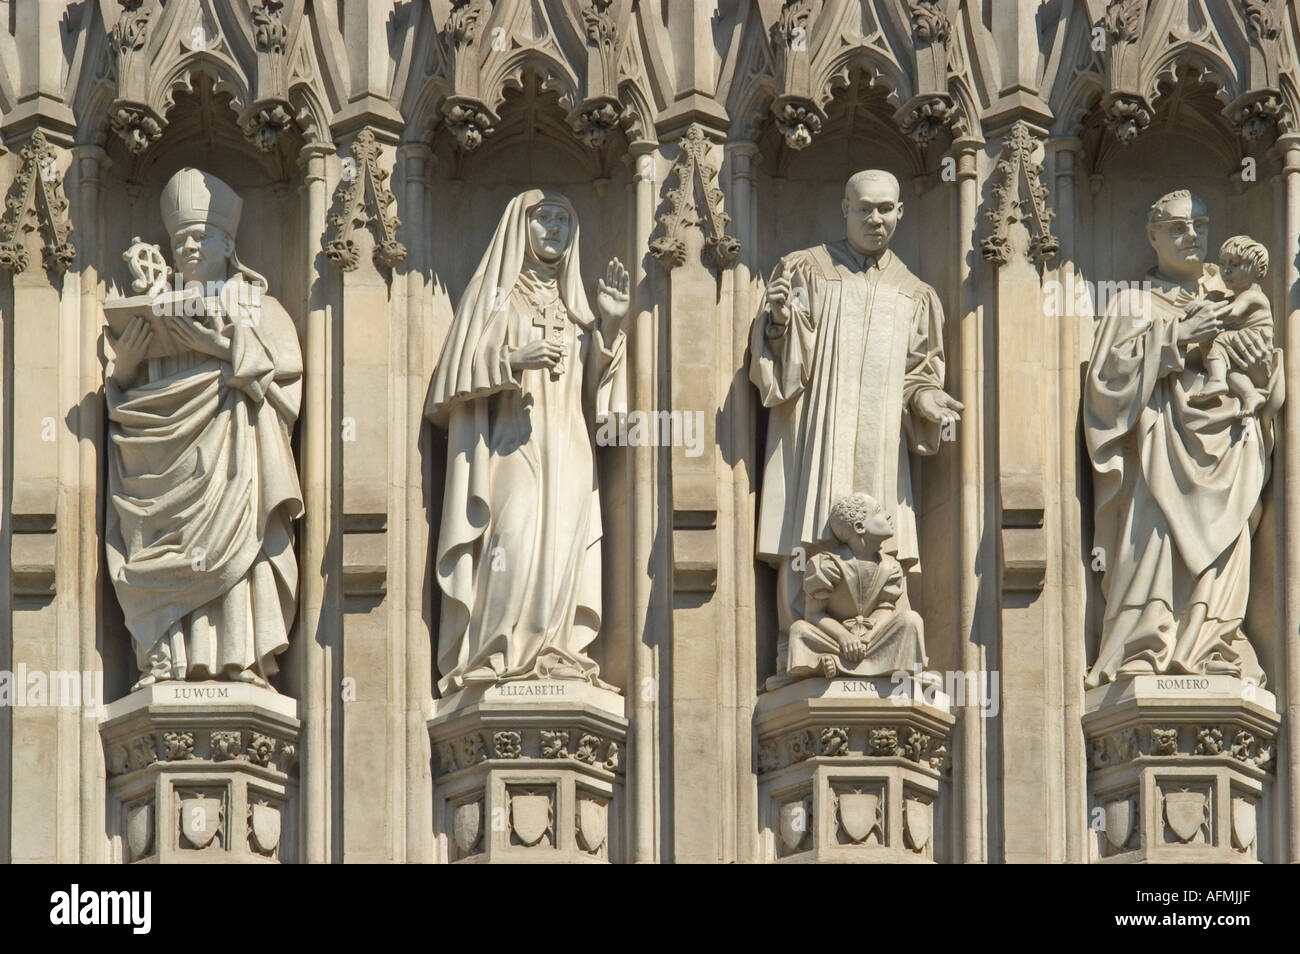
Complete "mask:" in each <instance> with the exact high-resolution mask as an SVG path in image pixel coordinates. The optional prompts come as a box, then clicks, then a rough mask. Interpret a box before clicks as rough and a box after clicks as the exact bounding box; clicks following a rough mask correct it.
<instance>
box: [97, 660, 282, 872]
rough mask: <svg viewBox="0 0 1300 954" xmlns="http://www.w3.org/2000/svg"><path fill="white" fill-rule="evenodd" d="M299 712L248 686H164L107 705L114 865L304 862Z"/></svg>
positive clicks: (273, 694)
mask: <svg viewBox="0 0 1300 954" xmlns="http://www.w3.org/2000/svg"><path fill="white" fill-rule="evenodd" d="M298 729H299V723H298V703H297V702H296V701H295V700H294V699H291V698H289V697H288V696H283V695H280V694H279V693H276V692H272V691H271V690H269V689H262V688H259V687H257V686H253V685H248V684H246V683H231V682H164V683H159V684H156V685H153V686H149V687H147V688H145V689H140V690H137V691H136V692H133V693H131V694H130V695H129V696H126V697H125V698H123V699H119V700H117V701H116V702H114V703H111V704H110V705H108V706H107V707H106V709H105V712H104V721H103V722H102V724H101V725H100V735H101V736H102V738H103V741H104V753H105V758H106V763H107V766H108V812H107V828H108V836H109V840H110V844H111V853H110V858H111V860H112V861H115V862H119V863H121V862H126V863H134V862H163V863H209V864H211V863H217V864H220V863H227V862H279V861H288V862H292V861H296V860H297V827H298V826H297V818H298V803H297V791H298V779H297V774H298V761H297V745H298Z"/></svg>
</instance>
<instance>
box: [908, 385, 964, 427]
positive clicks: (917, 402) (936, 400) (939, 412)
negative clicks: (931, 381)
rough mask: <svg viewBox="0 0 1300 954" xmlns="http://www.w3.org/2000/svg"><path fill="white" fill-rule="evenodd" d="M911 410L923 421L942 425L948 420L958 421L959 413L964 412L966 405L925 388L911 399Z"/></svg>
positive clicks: (938, 391)
mask: <svg viewBox="0 0 1300 954" xmlns="http://www.w3.org/2000/svg"><path fill="white" fill-rule="evenodd" d="M912 408H913V410H915V411H916V413H917V414H918V415H920V417H922V418H924V419H925V420H927V421H930V422H931V423H934V424H942V423H944V422H945V421H949V420H951V421H953V422H954V423H956V422H958V421H960V420H961V412H962V411H964V410H966V405H965V404H962V403H961V401H958V400H957V399H956V398H955V397H953V396H952V395H951V394H945V393H944V392H943V391H940V390H939V389H938V388H927V389H926V390H924V391H922V392H921V393H919V394H918V395H917V396H916V397H915V398H913V399H912Z"/></svg>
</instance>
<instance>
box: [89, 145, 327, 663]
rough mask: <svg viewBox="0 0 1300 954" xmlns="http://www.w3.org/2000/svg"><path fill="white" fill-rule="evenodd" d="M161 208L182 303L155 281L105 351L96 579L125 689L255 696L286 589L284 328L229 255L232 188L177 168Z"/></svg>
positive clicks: (281, 315)
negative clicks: (107, 606) (104, 584)
mask: <svg viewBox="0 0 1300 954" xmlns="http://www.w3.org/2000/svg"><path fill="white" fill-rule="evenodd" d="M161 204H162V217H163V222H164V224H165V225H166V227H167V231H168V233H169V235H170V236H171V244H172V252H173V255H174V261H175V270H176V284H177V285H178V286H183V287H184V288H185V294H184V295H179V296H178V295H171V296H167V295H162V294H160V293H159V289H160V287H161V284H162V283H152V284H153V287H152V288H150V290H149V295H148V296H147V298H149V299H150V300H152V302H153V308H152V309H146V310H143V311H142V312H140V313H136V314H134V315H133V316H131V317H129V319H128V320H127V321H126V323H125V325H124V327H122V330H121V331H120V333H119V334H118V335H117V336H116V338H115V339H113V340H111V341H110V344H111V345H112V357H111V360H110V361H109V363H108V368H107V374H106V378H105V381H104V392H105V398H106V400H107V404H108V416H109V433H110V435H111V438H112V444H111V450H110V452H109V455H108V487H109V493H110V495H111V498H112V499H111V502H110V505H109V506H108V508H107V511H108V517H107V533H106V535H105V537H106V545H107V551H108V568H109V573H110V575H111V577H112V580H113V586H114V588H115V589H116V591H117V596H118V601H119V602H120V603H121V605H122V610H123V612H124V613H125V615H126V625H127V628H128V629H129V630H130V631H131V637H132V640H133V641H134V643H135V649H136V658H137V661H138V663H139V666H140V669H141V671H142V672H143V673H144V676H143V678H141V679H140V681H139V682H138V683H137V684H136V688H140V687H141V686H146V685H150V684H152V683H154V682H158V681H160V680H167V679H237V680H241V681H245V682H251V683H254V684H256V685H260V686H267V685H268V683H267V679H268V677H270V676H272V675H274V674H275V673H276V671H277V669H278V667H277V664H276V656H278V655H279V654H280V653H282V652H283V651H284V650H285V649H286V648H287V647H288V645H289V630H290V627H291V625H292V622H293V617H294V612H295V606H296V600H297V590H298V567H297V562H296V559H295V556H294V550H293V528H292V522H293V521H294V520H295V519H297V518H298V517H299V516H301V514H302V493H301V492H300V490H299V487H298V473H297V468H296V466H295V464H294V459H293V450H292V447H291V445H290V439H291V435H292V431H293V425H294V421H295V420H296V419H297V417H298V408H299V403H300V401H301V397H302V354H301V351H300V349H299V346H298V335H297V330H296V329H295V327H294V324H293V321H292V319H291V318H290V317H289V315H288V313H287V312H286V311H285V310H284V308H283V307H281V305H280V304H279V302H277V301H276V300H275V299H274V298H272V297H270V296H269V295H267V294H266V288H267V281H266V279H265V278H264V277H263V276H261V275H259V274H258V273H257V272H255V271H253V270H252V269H251V268H248V267H247V266H246V265H244V264H243V263H241V262H240V261H239V258H238V256H237V255H236V254H235V239H234V236H235V232H236V230H237V229H238V227H239V218H240V213H241V211H242V205H243V203H242V200H241V199H240V198H239V196H238V195H236V194H235V193H234V192H233V191H232V190H231V189H230V187H229V186H227V185H226V184H225V183H224V182H222V181H221V180H220V179H217V178H216V177H215V176H212V175H209V174H208V173H206V172H201V171H200V170H198V169H181V170H180V171H179V172H177V173H176V174H175V175H174V176H172V178H171V179H170V180H169V181H168V182H167V184H166V185H165V186H164V187H163V191H162V203H161ZM138 244H139V243H137V245H138ZM158 262H159V263H161V258H160V257H159V258H158ZM137 290H140V282H137ZM182 303H183V304H184V308H183V309H182V308H180V307H170V306H179V305H180V304H182ZM113 306H114V303H113V302H109V303H108V304H107V305H106V306H105V310H106V311H110V310H111V311H112V312H113V313H114V314H118V313H121V312H122V309H121V308H113ZM160 306H161V307H160ZM127 310H128V311H129V310H130V309H129V307H128V308H127Z"/></svg>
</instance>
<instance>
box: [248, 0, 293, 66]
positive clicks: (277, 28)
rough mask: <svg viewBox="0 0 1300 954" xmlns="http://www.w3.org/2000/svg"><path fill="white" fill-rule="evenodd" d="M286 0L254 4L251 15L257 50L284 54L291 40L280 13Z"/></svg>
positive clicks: (263, 0)
mask: <svg viewBox="0 0 1300 954" xmlns="http://www.w3.org/2000/svg"><path fill="white" fill-rule="evenodd" d="M283 7H284V0H262V2H261V3H254V4H253V6H252V7H251V8H250V10H249V13H250V14H251V15H252V17H253V40H254V42H255V43H256V44H257V48H258V49H259V50H262V51H263V52H267V53H277V54H283V53H284V47H285V43H286V42H287V41H288V39H289V28H288V27H287V26H285V24H284V18H283V17H282V16H281V14H280V11H281V9H282V8H283Z"/></svg>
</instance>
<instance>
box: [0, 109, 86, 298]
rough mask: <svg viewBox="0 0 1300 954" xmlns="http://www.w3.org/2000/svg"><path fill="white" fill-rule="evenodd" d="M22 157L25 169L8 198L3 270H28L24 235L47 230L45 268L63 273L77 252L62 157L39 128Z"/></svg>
mask: <svg viewBox="0 0 1300 954" xmlns="http://www.w3.org/2000/svg"><path fill="white" fill-rule="evenodd" d="M19 155H20V156H21V157H22V166H21V168H20V169H19V172H18V176H17V178H16V179H15V180H14V182H13V185H12V186H11V187H10V189H9V195H8V196H7V197H6V199H5V219H4V221H3V223H0V268H5V269H7V270H8V271H10V272H21V271H25V270H26V268H27V265H28V255H27V245H26V243H25V242H24V241H23V233H24V232H30V231H32V230H33V229H43V230H44V235H45V240H46V241H45V247H44V249H42V253H43V256H44V262H45V267H46V268H47V269H49V270H50V271H52V272H55V273H59V272H63V271H65V270H66V269H67V268H68V267H69V266H70V265H71V264H72V262H73V260H74V259H75V258H76V257H77V249H76V246H75V245H73V244H72V241H71V239H70V238H69V236H70V235H71V234H72V223H71V222H70V221H69V219H68V200H67V198H66V197H65V196H64V194H63V175H62V173H60V172H59V168H58V155H57V154H56V153H55V151H54V147H53V146H51V145H50V144H49V143H48V142H47V141H46V139H45V133H44V132H42V131H41V130H39V129H38V130H36V131H35V132H34V133H32V137H31V139H30V140H28V142H27V145H25V146H24V147H23V149H22V151H21V152H20V153H19Z"/></svg>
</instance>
